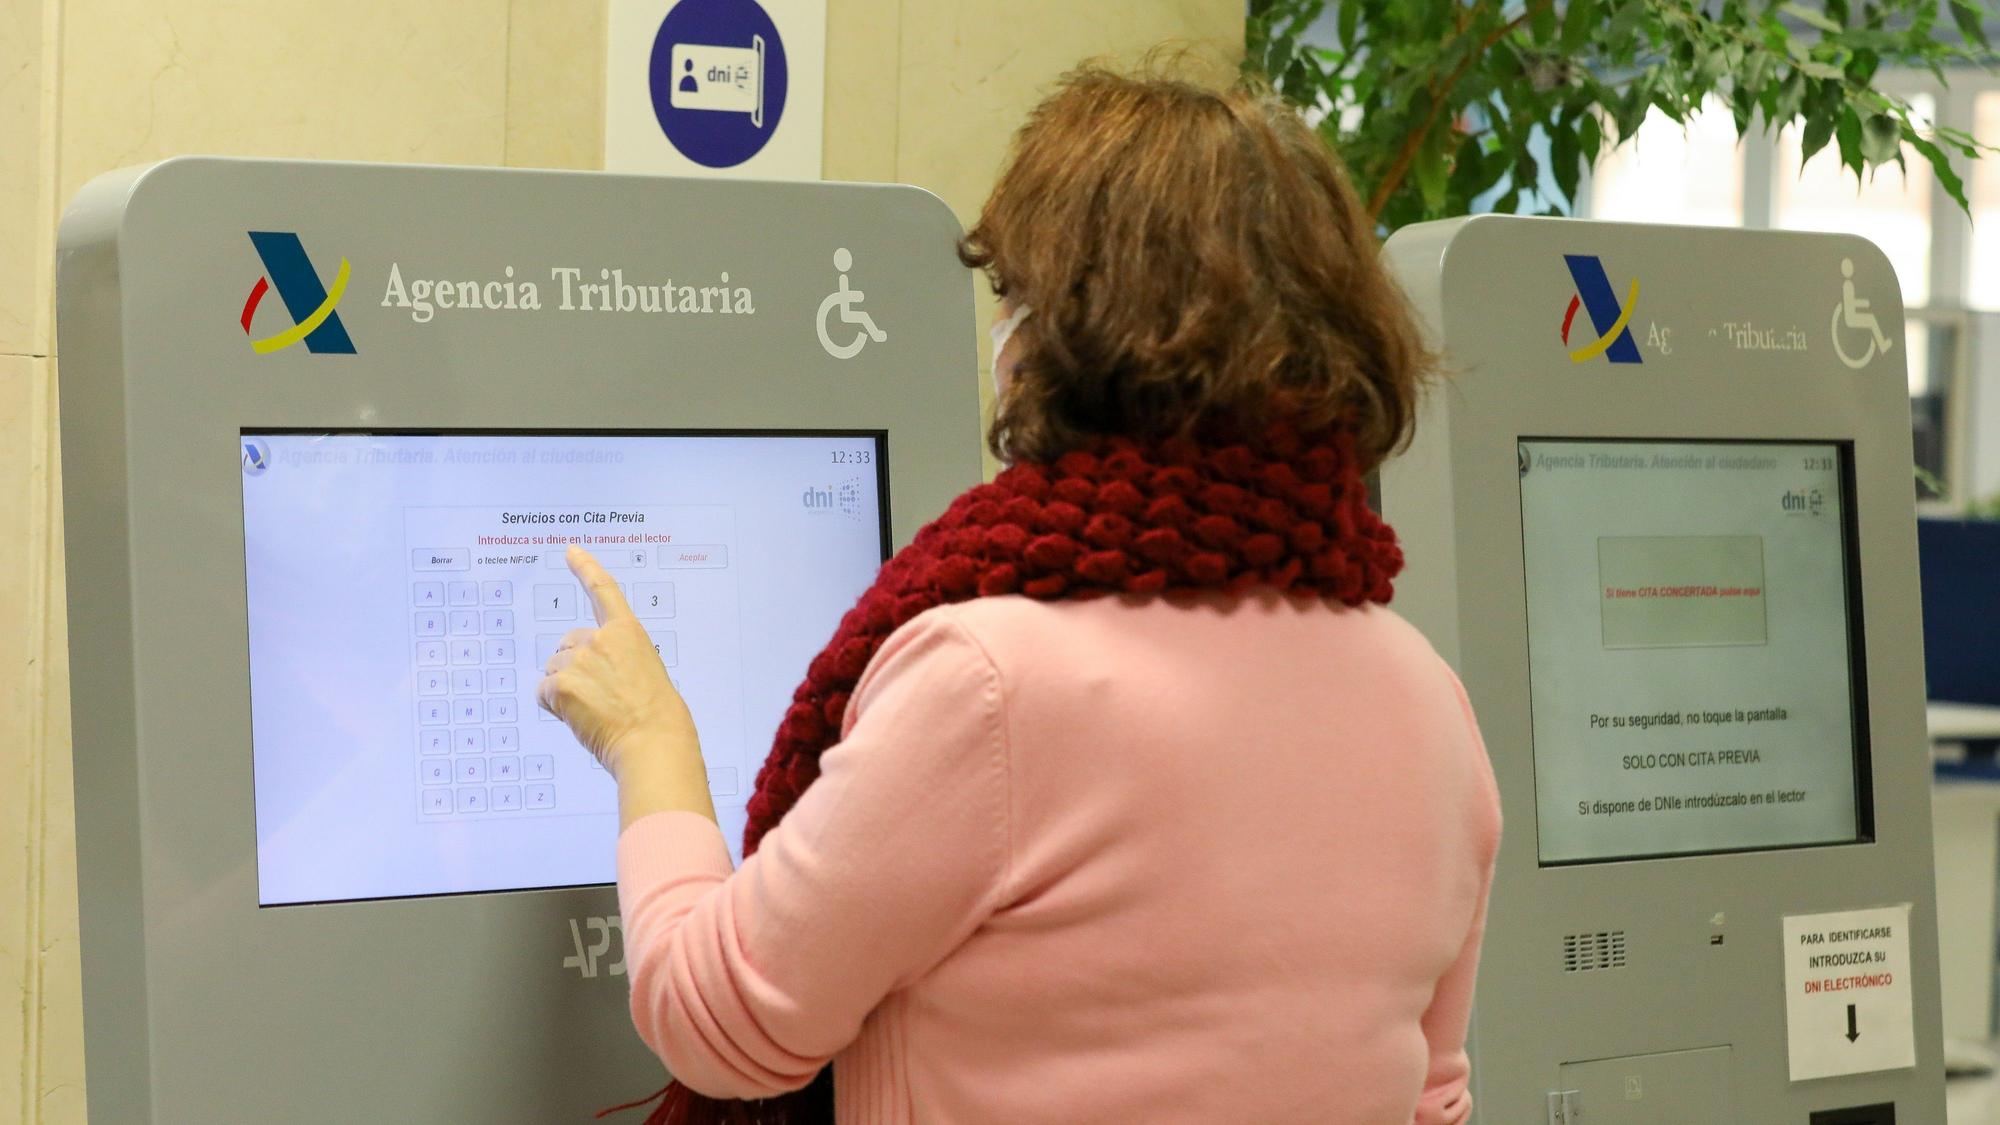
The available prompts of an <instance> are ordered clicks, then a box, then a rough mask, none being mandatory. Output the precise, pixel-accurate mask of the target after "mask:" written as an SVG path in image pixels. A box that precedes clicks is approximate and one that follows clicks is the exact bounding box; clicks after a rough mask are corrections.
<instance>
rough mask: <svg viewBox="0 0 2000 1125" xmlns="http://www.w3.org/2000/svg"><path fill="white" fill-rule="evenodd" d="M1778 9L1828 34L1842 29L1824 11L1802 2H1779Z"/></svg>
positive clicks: (1833, 33)
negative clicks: (1809, 6)
mask: <svg viewBox="0 0 2000 1125" xmlns="http://www.w3.org/2000/svg"><path fill="white" fill-rule="evenodd" d="M1778 10H1779V11H1781V12H1783V13H1785V14H1786V15H1788V16H1790V17H1792V18H1793V19H1795V20H1797V21H1799V22H1800V23H1803V24H1810V25H1811V26H1813V27H1816V28H1819V29H1820V30H1821V31H1824V32H1826V33H1827V34H1829V35H1838V34H1840V32H1841V31H1842V28H1841V26H1840V25H1839V24H1837V23H1835V22H1834V21H1833V20H1831V19H1829V18H1828V17H1827V14H1826V13H1825V12H1823V11H1820V10H1819V9H1817V8H1808V7H1806V6H1805V5H1804V4H1780V5H1778Z"/></svg>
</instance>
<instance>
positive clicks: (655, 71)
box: [649, 0, 787, 168]
mask: <svg viewBox="0 0 2000 1125" xmlns="http://www.w3.org/2000/svg"><path fill="white" fill-rule="evenodd" d="M786 79H787V74H786V68H785V45H784V43H783V42H781V41H780V40H779V38H778V28H777V25H776V24H773V23H772V22H771V17H770V14H769V13H767V12H765V11H764V8H763V5H761V4H759V3H757V0H680V3H678V4H675V5H674V7H673V10H672V11H669V12H668V13H667V18H666V19H664V20H662V21H660V30H659V34H657V35H655V36H654V37H653V57H652V63H651V73H650V76H649V81H650V85H651V88H652V94H653V116H655V117H657V118H659V121H660V129H661V130H662V131H663V132H665V133H666V134H667V140H669V141H671V142H672V143H673V146H674V148H676V149H678V150H680V154H681V155H682V156H685V157H687V158H688V159H689V160H692V161H694V162H695V163H697V164H702V165H706V166H708V167H710V168H733V167H735V166H736V165H738V164H741V163H743V162H744V161H746V160H748V159H750V158H751V157H753V156H755V155H757V153H758V152H760V151H762V150H763V148H764V145H765V143H766V142H768V141H769V140H770V139H771V134H772V133H774V132H776V131H777V128H778V119H779V118H780V117H783V116H784V113H785V87H786Z"/></svg>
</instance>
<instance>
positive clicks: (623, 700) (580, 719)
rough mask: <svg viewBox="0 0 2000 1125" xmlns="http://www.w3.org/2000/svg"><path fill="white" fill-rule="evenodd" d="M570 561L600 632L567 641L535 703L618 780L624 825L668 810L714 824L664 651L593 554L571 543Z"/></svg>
mask: <svg viewBox="0 0 2000 1125" xmlns="http://www.w3.org/2000/svg"><path fill="white" fill-rule="evenodd" d="M568 561H569V568H570V570H571V571H572V572H573V573H575V575H576V577H577V580H578V581H580V582H582V583H583V588H584V590H585V591H586V592H588V593H589V595H590V606H591V610H592V612H593V613H594V614H595V615H596V617H597V627H596V628H595V629H589V628H585V629H572V630H570V632H569V634H568V635H567V636H565V637H563V639H562V644H561V645H560V646H559V647H558V648H557V649H556V652H555V655H554V656H551V657H550V658H549V664H548V668H547V669H546V670H545V672H546V674H545V675H544V676H543V677H542V683H541V687H540V688H539V689H538V690H537V691H536V693H535V694H536V697H537V698H538V699H539V700H540V702H541V705H542V707H543V708H544V709H545V710H547V711H548V712H549V713H550V714H552V715H554V716H556V717H557V718H559V719H561V720H562V721H563V722H565V723H567V724H569V729H570V731H571V732H572V733H574V734H575V735H576V740H577V741H578V742H581V743H583V746H584V749H586V750H589V751H590V752H591V753H592V754H594V755H596V756H597V760H598V761H599V762H602V763H603V764H604V768H605V769H606V770H608V771H609V772H610V773H611V776H612V777H614V778H616V779H617V780H618V786H619V803H620V805H621V807H622V808H623V809H624V811H625V818H624V819H625V823H627V824H630V823H631V822H632V821H633V820H635V819H637V818H638V817H639V816H643V815H645V814H646V813H648V812H656V811H661V810H663V809H667V808H684V809H687V810H688V811H690V812H700V813H703V814H705V815H707V816H709V817H710V818H713V817H714V815H715V811H714V808H713V806H712V805H711V804H710V803H709V797H708V781H707V771H706V770H705V769H704V768H703V766H702V762H701V743H700V740H699V739H698V738H697V736H696V734H695V729H694V718H693V716H691V715H690V714H689V713H688V709H687V704H686V703H685V702H684V701H682V699H681V695H680V692H678V691H676V690H674V684H673V681H672V680H670V679H668V678H667V669H666V667H665V665H663V664H661V663H660V654H659V650H658V649H656V648H654V647H653V641H652V638H650V637H648V636H647V635H646V628H645V626H643V625H641V624H639V618H638V617H637V615H635V614H634V613H633V612H632V607H631V606H629V605H627V604H626V603H625V595H624V594H623V593H621V592H620V591H619V589H618V583H617V582H616V581H615V580H613V579H612V577H611V575H610V574H608V573H606V572H605V570H604V567H603V566H601V565H599V563H598V561H597V560H596V559H595V558H593V557H591V554H590V552H589V551H586V550H584V549H583V548H582V547H576V546H572V547H571V548H570V549H569V556H568Z"/></svg>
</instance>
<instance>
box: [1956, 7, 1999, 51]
mask: <svg viewBox="0 0 2000 1125" xmlns="http://www.w3.org/2000/svg"><path fill="white" fill-rule="evenodd" d="M1951 18H1952V22H1954V23H1956V24H1958V31H1959V34H1961V35H1963V36H1965V38H1966V40H1967V41H1968V42H1972V43H1977V44H1979V45H1980V46H1981V47H1983V48H1986V49H1988V50H1991V49H1992V47H1993V45H1992V44H1991V43H1988V42H1987V41H1986V26H1985V21H1986V13H1984V12H1982V11H1980V10H1979V6H1978V5H1977V4H1974V3H1973V2H1972V0H1951Z"/></svg>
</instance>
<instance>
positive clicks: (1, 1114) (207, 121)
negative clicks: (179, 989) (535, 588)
mask: <svg viewBox="0 0 2000 1125" xmlns="http://www.w3.org/2000/svg"><path fill="white" fill-rule="evenodd" d="M604 7H605V4H604V0H422V2H411V0H285V2H283V3H278V2H275V0H273V2H266V3H261V4H242V3H230V2H225V0H148V2H146V3H136V2H133V0H4V2H0V543H4V546H0V966H4V970H0V972H4V974H5V975H6V976H9V977H12V978H14V979H16V980H17V981H18V982H19V983H18V989H19V996H18V1001H19V1002H18V1003H17V1002H13V1001H12V1000H11V999H10V1000H8V1001H5V1002H0V1121H6V1120H21V1121H48V1122H75V1121H81V1120H83V1116H84V1099H83V1049H82V1037H81V1030H82V1023H81V1010H80V1001H79V998H78V983H77V982H78V963H77V943H76V864H75V848H74V844H73V840H72V836H73V824H74V821H73V817H72V813H71V801H70V768H69V737H68V736H69V699H68V674H67V667H68V666H67V655H66V645H65V637H64V630H63V611H62V606H63V597H64V593H63V587H62V565H61V560H62V554H61V551H62V546H61V542H60V537H61V511H60V488H59V481H58V477H57V472H58V468H59V466H58V464H57V449H56V437H55V417H56V403H55V386H54V378H55V356H54V351H55V344H54V335H53V310H52V299H53V294H52V293H51V284H52V280H53V272H52V266H51V263H52V261H53V243H54V232H55V224H56V217H57V215H58V213H59V209H60V206H61V203H62V202H63V201H65V200H67V199H68V198H69V197H70V196H72V195H73V194H75V192H76V189H77V188H78V187H80V186H81V185H82V184H83V183H84V182H86V181H87V180H89V179H90V178H91V177H92V176H95V175H97V174H98V173H100V172H104V171H107V170H109V169H112V168H116V167H120V166H123V165H129V164H137V163H143V162H146V161H151V160H156V159H159V158H161V157H165V156H169V155H172V154H175V153H181V152H210V153H229V154H243V155H262V156H300V157H316V158H334V159H350V160H382V161H418V162H425V163H465V164H492V165H515V166H534V167H557V168H591V167H597V166H599V165H600V164H601V162H602V156H603V125H602V98H603V87H604V83H603V77H604V76H603V67H604V59H603V54H604V45H603V36H604V26H605V13H604ZM829 8H830V12H829V19H828V45H827V54H828V59H827V122H826V171H827V175H828V177H829V178H834V179H860V180H900V181H904V182H908V183H915V184H921V185H923V186H925V187H928V188H930V189H931V190H933V191H935V192H937V193H938V194H939V195H940V196H942V197H943V198H944V199H945V200H946V202H948V203H949V204H951V206H952V207H953V208H954V209H955V210H956V211H957V212H958V214H959V216H960V218H961V219H962V220H965V221H970V219H971V217H972V216H973V215H975V214H976V213H977V210H978V207H979V203H980V201H981V200H982V199H983V198H984V196H985V193H986V189H987V186H988V184H989V183H990V181H991V179H992V176H993V173H994V171H995V170H996V169H997V167H998V165H999V162H1000V159H1001V156H1002V155H1003V153H1004V152H1005V148H1006V143H1007V138H1008V136H1009V134H1010V133H1011V132H1012V130H1013V128H1014V126H1015V125H1016V124H1017V123H1018V122H1019V121H1020V119H1021V117H1022V115H1023V113H1024V112H1025V111H1026V110H1027V108H1028V107H1029V106H1030V105H1032V104H1033V103H1034V101H1035V99H1036V98H1037V97H1038V96H1039V94H1040V92H1041V91H1043V90H1045V89H1046V88H1047V86H1048V84H1049V83H1050V82H1051V81H1052V80H1053V79H1054V78H1055V77H1056V76H1057V75H1058V74H1060V73H1061V72H1062V71H1063V70H1064V69H1066V68H1067V67H1069V66H1071V65H1073V64H1074V63H1075V62H1077V61H1078V60H1080V59H1083V58H1087V57H1093V56H1108V57H1113V58H1119V59H1125V60H1131V59H1135V58H1137V57H1138V55H1139V54H1141V53H1142V52H1143V51H1144V50H1145V49H1147V48H1148V47H1150V46H1152V45H1154V44H1156V43H1159V42H1162V41H1189V42H1196V43H1201V44H1206V45H1208V46H1210V47H1212V48H1213V50H1214V52H1215V53H1217V54H1219V55H1223V56H1227V55H1229V54H1230V53H1232V52H1234V51H1235V50H1236V49H1237V48H1238V47H1239V46H1240V42H1241V37H1242V22H1243V21H1242V12H1243V5H1242V2H1241V0H1085V2H1078V0H1061V2H1055V0H830V3H829ZM982 345H983V340H982ZM981 382H982V384H983V383H984V380H983V379H982V380H981ZM969 436H970V435H968V437H969ZM17 1064H18V1065H17Z"/></svg>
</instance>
